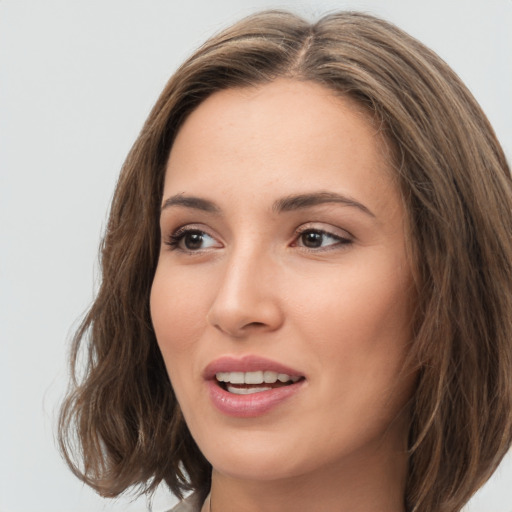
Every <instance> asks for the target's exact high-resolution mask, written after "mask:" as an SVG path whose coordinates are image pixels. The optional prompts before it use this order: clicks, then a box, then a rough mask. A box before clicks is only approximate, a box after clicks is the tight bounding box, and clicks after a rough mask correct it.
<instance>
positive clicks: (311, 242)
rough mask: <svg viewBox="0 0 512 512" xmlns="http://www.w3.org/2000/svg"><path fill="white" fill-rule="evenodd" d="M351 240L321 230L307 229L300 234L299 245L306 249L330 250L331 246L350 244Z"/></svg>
mask: <svg viewBox="0 0 512 512" xmlns="http://www.w3.org/2000/svg"><path fill="white" fill-rule="evenodd" d="M350 243H351V240H349V239H348V238H343V237H341V236H338V235H334V234H333V233H329V232H327V231H323V230H321V229H306V230H304V231H303V232H302V233H300V234H299V236H298V238H297V245H298V246H300V247H305V248H306V249H329V248H330V247H331V246H332V247H334V246H337V245H346V244H350Z"/></svg>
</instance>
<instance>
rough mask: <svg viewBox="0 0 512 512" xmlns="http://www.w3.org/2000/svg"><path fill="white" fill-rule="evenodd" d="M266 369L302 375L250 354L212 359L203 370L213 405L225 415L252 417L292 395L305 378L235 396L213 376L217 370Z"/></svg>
mask: <svg viewBox="0 0 512 512" xmlns="http://www.w3.org/2000/svg"><path fill="white" fill-rule="evenodd" d="M265 370H269V371H273V372H277V373H286V374H287V375H290V376H298V377H303V375H302V374H301V373H300V372H298V371H297V370H294V369H292V368H290V367H287V366H284V365H282V364H281V363H277V362H276V361H272V360H270V359H266V358H263V357H258V356H250V355H249V356H244V357H241V358H237V357H232V356H225V357H221V358H219V359H216V360H215V361H212V362H211V363H210V364H209V365H208V366H207V367H206V368H205V370H204V372H203V377H204V378H205V380H206V385H207V388H208V392H209V395H210V399H211V400H212V403H213V405H214V406H215V407H216V408H217V409H218V410H219V411H220V412H222V413H223V414H226V415H228V416H234V417H238V418H252V417H255V416H260V415H262V414H265V413H267V412H269V411H270V410H271V409H274V408H275V407H277V406H278V405H280V404H281V403H283V402H284V401H285V400H287V399H288V398H291V397H292V396H293V395H295V394H296V393H297V392H298V391H299V390H300V389H301V388H302V387H303V385H304V382H305V379H301V380H299V381H298V382H295V383H293V384H289V385H287V386H283V387H278V388H275V389H270V390H268V391H261V392H259V393H252V394H250V395H236V394H234V393H229V392H228V391H226V390H225V389H223V388H222V387H220V386H219V385H218V383H217V381H216V379H215V374H216V373H218V372H255V371H265Z"/></svg>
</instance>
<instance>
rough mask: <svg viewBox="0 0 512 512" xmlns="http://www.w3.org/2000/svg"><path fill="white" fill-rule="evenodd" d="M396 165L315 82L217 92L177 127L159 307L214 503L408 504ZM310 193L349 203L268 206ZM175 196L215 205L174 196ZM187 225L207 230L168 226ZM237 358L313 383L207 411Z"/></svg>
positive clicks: (363, 119) (409, 384)
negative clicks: (208, 378) (217, 372)
mask: <svg viewBox="0 0 512 512" xmlns="http://www.w3.org/2000/svg"><path fill="white" fill-rule="evenodd" d="M391 176H392V175H391V172H390V165H389V163H388V157H387V151H386V145H385V144H384V141H383V140H382V138H381V135H380V134H379V133H378V127H375V126H373V124H372V122H371V120H370V119H369V118H368V116H367V115H366V114H365V113H363V112H362V111H361V109H359V108H358V106H357V105H356V104H355V103H354V102H353V101H352V100H350V99H347V98H340V97H337V96H335V95H334V94H333V93H332V92H331V91H329V90H328V89H326V88H324V87H322V86H320V85H317V84H313V83H309V82H299V81H293V80H286V79H279V80H276V81H274V82H272V83H270V84H265V85H262V86H258V87H251V88H243V89H231V90H225V91H221V92H218V93H216V94H214V95H212V96H211V97H209V98H208V99H207V100H205V101H204V102H203V103H202V104H201V105H200V106H199V107H198V108H197V109H196V110H195V111H194V112H193V113H192V114H191V115H190V116H189V117H188V118H187V120H186V122H185V123H184V125H183V126H182V128H181V129H180V131H179V133H178V136H177V138H176V141H175V143H174V145H173V148H172V150H171V153H170V157H169V161H168V166H167V171H166V177H165V186H164V194H163V202H162V204H163V205H166V206H165V207H164V208H163V209H162V214H161V231H162V247H161V253H160V257H159V262H158V267H157V270H156V275H155V279H154V283H153V288H152V293H151V314H152V319H153V324H154V328H155V332H156V336H157V339H158V343H159V346H160V349H161V351H162V354H163V358H164V360H165V364H166V367H167V370H168V373H169V376H170V379H171V382H172V386H173V388H174V390H175V393H176V396H177V398H178V401H179V403H180V406H181V408H182V410H183V414H184V417H185V420H186V422H187V425H188V427H189V429H190V431H191V433H192V435H193V437H194V439H195V440H196V442H197V444H198V446H199V447H200V449H201V450H202V452H203V453H204V455H205V456H206V458H207V459H208V460H209V461H210V462H211V464H212V466H213V474H212V510H213V511H214V512H218V511H223V512H229V511H235V510H236V511H237V512H251V511H260V512H261V511H266V512H274V511H276V512H277V511H280V512H283V511H285V512H286V511H296V510H321V511H322V512H329V511H333V512H334V511H336V512H340V511H347V512H348V511H350V512H357V511H372V512H376V511H383V512H384V511H385V512H393V511H397V512H399V511H403V510H404V505H403V494H404V486H405V477H406V472H407V456H406V447H407V444H406V439H407V430H408V414H407V408H406V403H407V400H408V398H409V397H410V396H411V394H412V390H413V382H414V376H413V375H412V372H407V371H405V370H404V367H403V365H404V359H405V356H406V354H407V352H408V348H409V344H410V341H411V328H410V318H411V302H412V300H411V299H412V293H411V283H412V278H411V271H410V265H409V263H408V260H407V257H406V250H405V240H404V212H403V209H402V205H401V201H400V196H399V193H398V190H397V187H396V184H395V183H394V182H393V179H392V177H391ZM317 192H321V193H322V192H324V193H325V192H330V193H332V192H335V193H337V194H340V195H342V196H344V197H346V198H349V199H350V201H352V202H349V203H346V202H345V203H342V202H325V203H322V204H316V205H309V206H307V207H302V208H291V209H289V210H285V211H278V209H276V201H279V200H281V199H282V198H287V197H290V196H292V195H297V194H299V195H300V194H312V193H317ZM176 196H178V197H185V196H187V197H188V196H194V197H198V198H201V199H205V200H207V201H210V202H212V203H213V204H214V205H215V208H216V211H205V210H203V209H202V208H198V207H197V206H198V205H197V204H194V205H191V204H188V205H187V204H173V205H170V204H169V203H167V204H166V201H167V200H168V199H169V198H172V197H176ZM356 202H357V205H356V204H355V203H356ZM295 206H296V205H295ZM183 226H186V228H185V229H192V230H195V231H196V235H197V231H200V232H203V233H204V234H203V235H200V237H199V239H198V238H197V236H196V238H194V235H193V234H192V235H190V234H188V235H184V236H182V235H183V232H182V231H181V232H178V235H176V232H177V230H178V228H182V227H183ZM187 226H188V227H187ZM322 232H323V233H324V234H322ZM173 234H174V236H175V239H174V245H173V246H170V245H169V243H168V242H169V240H170V237H171V236H172V235H173ZM180 236H181V238H180ZM201 236H202V238H201ZM311 238H313V239H314V241H315V242H314V244H313V246H311ZM308 244H309V246H308ZM315 244H316V245H315ZM247 354H251V355H257V356H263V357H266V358H269V359H272V360H274V361H278V362H280V363H282V364H285V365H287V366H290V367H292V368H294V369H296V370H299V371H300V373H301V374H302V375H304V376H305V381H304V382H303V385H302V387H301V389H300V390H299V391H298V392H297V393H295V394H294V395H293V396H292V397H291V398H289V399H288V400H286V401H284V402H283V403H281V404H279V405H278V406H277V407H275V408H273V409H271V410H270V411H268V412H267V413H265V414H262V415H259V416H257V417H252V418H234V417H231V416H227V415H225V414H223V413H221V412H220V411H219V410H218V409H216V408H215V407H214V406H213V404H212V402H211V400H210V398H209V395H208V393H207V392H206V386H205V380H204V378H203V371H204V369H205V367H206V366H207V365H208V364H209V363H211V362H212V361H213V360H215V359H217V358H219V357H221V356H226V355H233V356H236V357H238V356H242V355H247ZM207 507H208V503H206V504H205V507H204V510H207Z"/></svg>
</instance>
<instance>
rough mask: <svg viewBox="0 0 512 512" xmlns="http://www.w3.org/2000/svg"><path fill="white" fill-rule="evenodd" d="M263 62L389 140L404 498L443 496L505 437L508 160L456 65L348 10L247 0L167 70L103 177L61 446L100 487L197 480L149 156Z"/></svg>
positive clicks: (483, 469)
mask: <svg viewBox="0 0 512 512" xmlns="http://www.w3.org/2000/svg"><path fill="white" fill-rule="evenodd" d="M276 77H291V78H295V79H297V80H310V81H313V82H316V83H319V84H322V85H324V86H325V87H327V88H329V89H331V90H332V91H335V92H336V93H338V94H342V95H348V96H350V97H352V98H353V99H355V100H356V101H357V102H359V104H361V105H363V106H364V107H365V109H366V110H367V111H368V112H370V114H371V115H372V116H374V117H375V118H376V119H378V120H379V123H380V124H381V126H382V130H383V132H384V134H385V136H386V138H387V140H388V141H389V143H390V146H391V147H392V149H393V154H394V168H395V170H396V175H397V180H398V183H399V186H400V190H401V194H402V198H403V201H404V205H405V208H406V212H407V217H408V219H407V222H408V226H407V229H408V240H409V245H410V250H411V254H412V260H413V261H412V264H413V268H414V273H415V280H416V286H417V290H416V292H417V296H418V305H417V314H416V318H415V326H416V327H415V339H414V343H413V346H412V349H411V354H410V357H411V361H413V362H414V364H415V365H416V366H417V367H418V368H419V371H418V383H417V389H416V392H415V395H414V397H413V403H412V414H411V427H410V439H409V442H410V444H409V446H410V461H409V474H408V479H407V486H406V495H405V497H404V499H405V505H406V509H407V510H408V511H410V512H412V511H414V512H420V511H421V512H427V511H430V512H431V511H434V510H435V511H438V512H448V511H450V512H453V511H458V510H460V508H461V507H462V506H463V505H464V504H465V503H466V502H467V501H468V500H469V498H470V497H471V495H472V494H473V493H474V492H475V491H476V490H477V489H478V488H479V487H480V486H481V485H482V484H483V483H484V482H485V481H486V480H487V479H488V478H489V476H490V475H491V474H492V473H493V471H494V470H495V469H496V467H497V465H498V464H499V462H500V461H501V459H502V457H503V456H504V454H505V453H506V451H507V449H508V448H509V446H510V444H511V442H512V382H511V380H512V360H511V359H512V347H511V340H512V315H511V312H512V214H511V211H512V193H511V192H512V188H511V179H510V173H509V168H508V166H507V163H506V160H505V157H504V155H503V152H502V150H501V148H500V146H499V143H498V141H497V140H496V137H495V135H494V132H493V130H492V128H491V126H490V125H489V122H488V121H487V119H486V117H485V115H484V114H483V112H482V111H481V109H480V107H479V106H478V104H477V103H476V101H475V100H474V99H473V97H472V96H471V94H470V93H469V92H468V90H467V89H466V88H465V86H464V85H463V84H462V83H461V81H460V79H459V78H458V77H457V76H456V75H455V74H454V72H453V71H452V70H451V69H450V68H449V67H448V66H447V65H446V64H445V63H444V62H443V61H442V60H441V59H440V58H439V57H438V56H437V55H435V54H434V53H433V52H432V51H430V50H429V49H427V48H426V47H425V46H423V45H422V44H421V43H419V42H418V41H416V40H415V39H413V38H412V37H410V36H408V35H407V34H405V33H404V32H402V31H401V30H399V29H398V28H396V27H395V26H393V25H392V24H390V23H388V22H385V21H382V20H380V19H377V18H374V17H372V16H369V15H364V14H360V13H353V12H342V13H337V14H332V15H329V16H326V17H324V18H322V19H321V20H320V21H318V22H316V23H314V24H310V23H308V22H306V21H304V20H303V19H301V18H299V17H297V16H295V15H292V14H289V13H285V12H280V11H271V12H264V13H261V14H256V15H253V16H250V17H249V18H247V19H245V20H242V21H241V22H239V23H237V24H235V25H234V26H232V27H230V28H228V29H227V30H225V31H224V32H222V33H220V34H219V35H217V36H215V37H213V38H212V39H210V40H209V41H208V42H207V43H206V44H205V45H203V46H202V47H201V48H200V49H199V50H197V52H196V53H195V54H194V55H193V56H192V57H191V58H190V59H188V60H187V61H186V62H185V63H184V64H183V65H182V66H181V67H180V68H179V70H178V71H177V72H176V73H175V74H174V76H173V77H172V78H171V79H170V81H169V83H168V84H167V86H166V87H165V89H164V91H163V93H162V94H161V96H160V98H159V99H158V101H157V103H156V105H155V107H154V108H153V110H152V112H151V114H150V115H149V118H148V119H147V121H146V123H145V125H144V127H143V129H142V132H141V134H140V136H139V138H138V140H137V141H136V143H135V144H134V146H133V148H132V150H131V152H130V154H129V155H128V158H127V160H126V162H125V164H124V166H123V170H122V173H121V176H120V178H119V182H118V184H117V188H116V192H115V195H114V199H113V202H112V207H111V212H110V219H109V222H108V226H107V230H106V235H105V238H104V241H103V245H102V283H101V288H100V290H99V293H98V295H97V298H96V300H95V302H94V304H93V306H92V307H91V309H90V311H89V313H88V314H87V316H86V318H85V320H84V321H83V323H82V325H81V327H80V329H79V330H78V332H77V333H76V336H75V338H74V343H73V350H72V355H71V361H72V375H73V384H72V389H71V390H70V392H69V395H68V398H67V400H66V402H65V403H64V405H63V407H62V411H61V417H60V444H61V448H62V451H63V453H64V455H65V457H66V459H67V461H68V463H69V464H70V466H71V467H72V469H73V471H74V472H75V473H76V474H77V475H78V476H79V477H80V478H81V479H82V480H83V481H84V482H86V483H87V484H89V485H90V486H92V487H93V488H94V489H96V490H97V491H99V492H100V493H101V494H103V495H105V496H116V495H118V494H119V493H121V492H123V491H124V490H125V489H127V488H128V487H130V486H139V488H140V490H141V492H150V491H152V490H153V489H154V488H155V487H156V486H157V485H158V484H159V483H160V482H161V481H165V482H166V483H167V484H168V485H169V487H170V488H171V489H172V491H173V492H174V493H176V494H177V495H181V494H182V493H183V492H184V491H186V490H189V489H195V490H199V491H200V492H202V493H204V492H207V490H208V487H209V484H210V480H209V479H210V471H211V467H210V465H209V463H208V462H207V461H206V460H205V458H204V457H203V456H202V454H201V453H200V451H199V449H198V447H197V446H196V444H195V442H194V441H193V439H192V437H191V435H190V433H189V431H188V429H187V427H186V425H185V423H184V421H183V419H182V416H181V413H180V409H179V406H178V404H177V402H176V398H175V396H174V393H173V391H172V388H171V385H170V382H169V379H168V376H167V373H166V370H165V366H164V364H163V360H162V357H161V355H160V352H159V349H158V347H157V343H156V339H155V334H154V332H153V328H152V325H151V318H150V313H149V294H150V289H151V284H152V280H153V276H154V272H155V268H156V265H157V259H158V251H159V243H160V241H159V229H158V218H159V208H160V201H161V196H162V187H163V179H164V171H165V165H166V161H167V158H168V155H169V151H170V148H171V146H172V142H173V139H174V137H175V135H176V133H177V130H178V129H179V128H180V126H181V124H182V123H183V120H184V119H185V118H186V117H187V115H188V114H189V113H190V112H191V111H192V110H193V109H194V108H195V107H197V105H198V104H199V103H201V102H202V101H203V100H204V99H205V98H207V97H208V96H209V95H211V94H212V93H214V92H215V91H218V90H221V89H227V88H230V87H243V86H251V85H255V84H260V83H265V82H269V81H272V80H274V79H275V78H276ZM84 344H85V345H84ZM83 349H85V351H86V354H87V357H86V361H85V364H84V365H83V366H82V365H80V364H79V363H78V361H79V355H80V354H81V353H82V350H83ZM77 453H78V460H79V461H81V462H77V461H76V460H75V459H74V455H76V454H77Z"/></svg>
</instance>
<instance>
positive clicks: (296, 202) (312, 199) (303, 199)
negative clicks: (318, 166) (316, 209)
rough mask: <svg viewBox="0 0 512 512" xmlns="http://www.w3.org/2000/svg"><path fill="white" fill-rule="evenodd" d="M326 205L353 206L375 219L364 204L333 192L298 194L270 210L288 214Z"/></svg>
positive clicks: (279, 200) (283, 200)
mask: <svg viewBox="0 0 512 512" xmlns="http://www.w3.org/2000/svg"><path fill="white" fill-rule="evenodd" d="M326 203H340V204H343V205H345V206H353V207H355V208H358V209H359V210H361V211H362V212H364V213H366V214H368V215H370V216H371V217H375V215H374V213H372V211H371V210H370V209H369V208H367V207H366V206H365V205H364V204H362V203H360V202H358V201H356V200H355V199H352V198H351V197H347V196H344V195H341V194H337V193H335V192H315V193H312V194H298V195H292V196H287V197H283V198H282V199H278V200H277V201H276V202H275V203H274V205H273V206H272V209H273V210H274V211H276V212H289V211H293V210H301V209H303V208H310V207H311V206H317V205H320V204H326Z"/></svg>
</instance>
